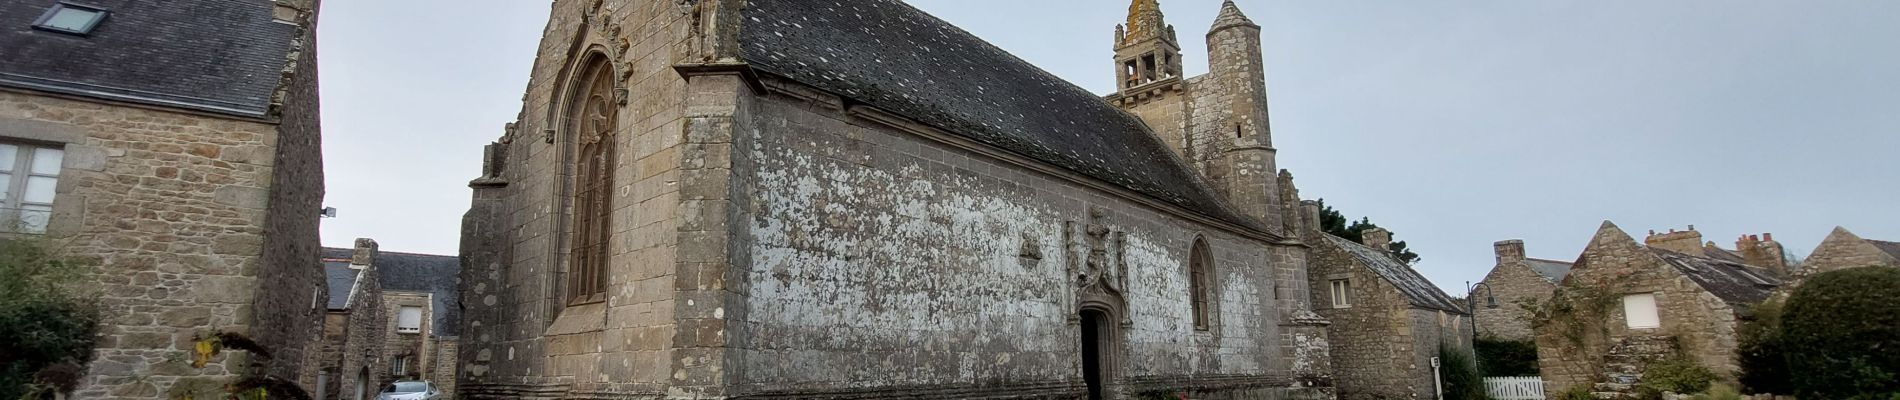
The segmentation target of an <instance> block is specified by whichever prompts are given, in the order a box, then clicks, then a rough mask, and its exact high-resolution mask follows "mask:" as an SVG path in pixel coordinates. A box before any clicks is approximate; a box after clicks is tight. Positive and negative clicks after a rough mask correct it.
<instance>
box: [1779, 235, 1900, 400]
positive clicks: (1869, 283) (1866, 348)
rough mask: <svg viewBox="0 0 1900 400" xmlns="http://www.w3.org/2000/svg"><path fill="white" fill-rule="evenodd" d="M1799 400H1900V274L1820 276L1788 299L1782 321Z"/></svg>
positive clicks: (1872, 271) (1870, 271)
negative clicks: (1898, 399) (1897, 399)
mask: <svg viewBox="0 0 1900 400" xmlns="http://www.w3.org/2000/svg"><path fill="white" fill-rule="evenodd" d="M1781 327H1782V329H1781V340H1782V342H1781V344H1782V345H1784V346H1786V347H1785V348H1788V349H1800V351H1794V352H1787V353H1786V355H1785V358H1786V359H1787V361H1788V363H1787V369H1788V370H1789V371H1808V372H1809V373H1801V374H1793V375H1794V376H1793V379H1792V385H1793V387H1794V391H1795V395H1796V396H1798V397H1800V398H1804V399H1881V400H1886V399H1891V398H1895V397H1900V380H1897V379H1895V378H1896V377H1900V269H1896V268H1884V267H1876V268H1852V269H1845V270H1839V271H1833V272H1826V273H1821V274H1816V275H1814V276H1811V277H1809V278H1808V281H1807V283H1805V284H1803V285H1802V286H1801V287H1800V288H1798V289H1796V290H1795V292H1794V295H1793V296H1790V297H1789V298H1788V304H1787V308H1786V310H1785V314H1784V315H1782V320H1781Z"/></svg>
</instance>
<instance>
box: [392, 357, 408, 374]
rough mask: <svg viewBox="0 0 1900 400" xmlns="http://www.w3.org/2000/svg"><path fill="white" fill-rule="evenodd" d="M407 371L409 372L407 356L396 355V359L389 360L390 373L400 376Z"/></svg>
mask: <svg viewBox="0 0 1900 400" xmlns="http://www.w3.org/2000/svg"><path fill="white" fill-rule="evenodd" d="M407 373H409V356H396V359H394V360H389V374H390V375H394V376H402V375H403V374H407Z"/></svg>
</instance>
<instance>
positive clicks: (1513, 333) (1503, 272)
mask: <svg viewBox="0 0 1900 400" xmlns="http://www.w3.org/2000/svg"><path fill="white" fill-rule="evenodd" d="M1492 250H1493V251H1494V252H1496V254H1497V265H1495V266H1492V267H1491V272H1490V273H1486V274H1485V275H1484V280H1483V281H1480V282H1479V283H1480V284H1479V285H1474V289H1473V291H1472V292H1471V293H1468V294H1467V295H1466V297H1465V298H1467V299H1478V300H1477V301H1476V302H1474V304H1479V305H1481V306H1480V307H1477V308H1475V309H1473V310H1472V313H1473V314H1474V315H1473V316H1472V317H1473V318H1476V319H1477V325H1478V328H1477V330H1478V337H1480V338H1487V339H1499V340H1519V341H1531V340H1532V337H1533V334H1532V332H1531V323H1530V315H1529V313H1530V312H1529V311H1528V310H1525V306H1527V305H1534V304H1542V303H1544V302H1547V301H1549V300H1550V295H1551V293H1553V292H1556V291H1557V285H1558V283H1560V282H1563V280H1564V277H1565V276H1568V275H1570V265H1571V264H1570V263H1569V262H1564V261H1555V260H1545V259H1538V258H1530V257H1526V256H1525V253H1524V241H1523V240H1516V239H1513V240H1504V241H1499V242H1497V243H1494V244H1492ZM1493 301H1495V302H1496V303H1497V306H1496V307H1489V306H1482V305H1488V304H1489V303H1491V302H1493Z"/></svg>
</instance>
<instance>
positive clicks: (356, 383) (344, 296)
mask: <svg viewBox="0 0 1900 400" xmlns="http://www.w3.org/2000/svg"><path fill="white" fill-rule="evenodd" d="M335 250H337V249H325V251H324V253H325V254H324V258H323V269H324V273H325V274H326V275H328V276H329V287H330V289H329V292H330V296H329V302H328V304H329V306H328V310H329V311H328V312H327V313H325V315H324V320H323V340H322V347H321V350H320V351H319V352H317V353H316V354H313V355H312V357H311V359H312V362H311V367H312V368H315V369H317V372H316V373H314V374H311V375H308V376H309V377H308V378H306V379H308V382H306V383H305V384H306V385H307V387H310V388H311V392H310V394H311V396H312V398H313V399H316V400H329V399H345V400H362V399H370V398H374V396H375V393H376V389H377V388H379V387H380V384H381V383H382V382H383V380H382V379H381V378H380V376H379V375H378V374H377V371H382V370H384V369H385V368H384V367H383V365H384V364H385V363H387V362H388V360H389V359H388V358H387V357H384V356H383V346H384V343H385V342H386V338H387V337H388V336H390V333H389V327H388V326H387V322H386V321H388V320H389V317H388V315H389V314H388V312H387V310H386V309H385V308H384V306H383V285H382V279H381V275H382V274H381V273H380V271H379V268H378V267H377V265H376V263H375V262H374V260H375V259H376V252H377V249H376V242H375V241H373V240H369V239H357V240H356V247H355V248H353V249H343V250H342V251H341V252H337V251H335Z"/></svg>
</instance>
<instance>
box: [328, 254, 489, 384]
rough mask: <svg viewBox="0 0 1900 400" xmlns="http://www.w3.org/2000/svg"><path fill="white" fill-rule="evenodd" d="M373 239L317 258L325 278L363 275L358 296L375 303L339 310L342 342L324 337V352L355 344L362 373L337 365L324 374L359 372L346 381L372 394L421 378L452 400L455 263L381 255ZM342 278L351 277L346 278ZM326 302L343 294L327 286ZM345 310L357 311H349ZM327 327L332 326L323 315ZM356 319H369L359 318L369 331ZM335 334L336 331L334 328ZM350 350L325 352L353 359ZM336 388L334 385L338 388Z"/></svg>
mask: <svg viewBox="0 0 1900 400" xmlns="http://www.w3.org/2000/svg"><path fill="white" fill-rule="evenodd" d="M379 247H380V246H379V245H378V244H377V243H376V241H374V240H370V239H357V241H356V247H355V248H353V249H337V248H326V249H324V257H325V258H324V260H325V261H326V263H327V265H329V266H330V268H331V273H332V274H333V277H332V280H333V283H334V282H335V279H336V277H335V275H334V274H336V273H337V272H338V270H339V269H346V270H347V271H357V270H360V271H365V272H364V273H363V274H362V275H364V276H373V279H369V280H368V282H373V283H374V287H375V290H374V291H368V292H365V293H364V294H359V295H358V296H370V297H374V298H375V299H376V300H375V302H374V303H369V304H372V306H371V307H372V310H373V311H346V312H343V313H344V314H348V316H349V318H348V319H347V321H346V322H347V325H348V326H349V330H348V331H347V332H346V333H345V334H344V336H343V337H338V338H335V339H338V340H340V341H338V340H332V343H331V348H341V347H345V344H344V343H348V344H349V346H356V345H358V344H360V346H361V348H362V350H361V351H366V352H367V354H368V361H366V362H363V363H361V364H359V365H361V366H362V368H351V367H348V366H343V367H341V368H340V369H335V370H327V371H331V373H330V374H329V376H338V372H335V371H343V373H345V374H346V375H347V374H361V376H360V377H358V376H348V378H350V379H355V380H360V381H362V382H366V383H367V384H368V386H369V387H370V388H372V389H375V388H380V387H381V386H382V385H386V384H388V383H390V382H394V381H398V380H416V379H419V380H428V381H430V382H434V383H435V384H436V386H437V387H439V388H441V389H442V391H443V395H444V396H447V397H450V398H453V397H454V395H455V393H454V389H455V385H454V383H455V367H454V365H455V354H456V348H457V346H456V343H457V341H458V340H459V337H458V336H457V335H456V332H457V331H458V330H459V329H461V321H460V315H461V304H460V302H459V297H458V295H459V291H460V287H459V285H458V284H457V282H458V280H459V279H460V278H461V260H459V259H457V258H456V257H451V256H435V255H426V254H412V253H398V252H390V251H382V250H381V249H380V248H379ZM350 276H357V275H356V274H353V273H352V274H350ZM331 293H332V295H333V297H332V302H333V303H335V302H337V301H338V300H336V298H335V297H334V296H335V295H336V294H338V293H347V292H345V291H342V290H339V289H332V290H331ZM351 309H352V310H363V309H362V308H356V307H352V308H351ZM331 313H332V315H333V317H332V322H333V323H334V322H340V321H338V320H337V318H336V315H337V314H339V311H337V310H335V309H334V308H333V309H332V311H331ZM363 315H369V316H372V317H370V319H368V320H367V321H370V322H368V323H370V324H372V325H373V326H368V327H363V326H359V325H360V324H362V323H364V322H363V321H364V319H363V317H362V316H363ZM336 330H342V329H336ZM356 352H357V350H349V351H347V352H344V353H336V352H333V351H332V352H326V356H329V357H332V358H336V357H355V356H356ZM338 388H341V390H340V391H339V390H338ZM351 388H353V386H350V385H349V384H347V383H344V384H340V385H333V386H332V387H331V388H330V389H331V390H329V391H328V393H338V394H340V395H341V396H342V397H339V398H343V399H351V398H352V397H349V396H351V395H352V390H353V389H351Z"/></svg>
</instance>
